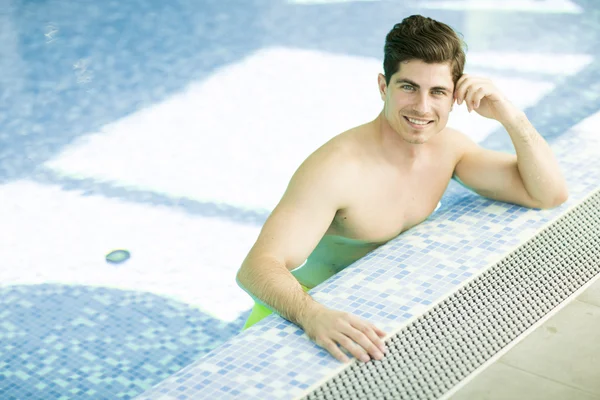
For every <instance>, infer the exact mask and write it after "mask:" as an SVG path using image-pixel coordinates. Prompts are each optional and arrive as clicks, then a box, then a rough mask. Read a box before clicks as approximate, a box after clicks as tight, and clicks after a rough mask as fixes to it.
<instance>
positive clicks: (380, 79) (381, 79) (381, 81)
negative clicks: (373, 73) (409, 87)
mask: <svg viewBox="0 0 600 400" xmlns="http://www.w3.org/2000/svg"><path fill="white" fill-rule="evenodd" d="M377 84H378V86H379V94H380V96H381V100H383V101H385V97H386V95H387V84H386V83H385V76H384V75H383V74H379V75H378V76H377Z"/></svg>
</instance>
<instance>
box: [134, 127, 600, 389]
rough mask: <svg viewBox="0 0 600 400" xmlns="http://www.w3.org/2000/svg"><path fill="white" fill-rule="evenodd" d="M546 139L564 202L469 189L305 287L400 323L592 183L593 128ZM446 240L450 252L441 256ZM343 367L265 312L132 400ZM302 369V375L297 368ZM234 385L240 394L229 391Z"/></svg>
mask: <svg viewBox="0 0 600 400" xmlns="http://www.w3.org/2000/svg"><path fill="white" fill-rule="evenodd" d="M552 148H553V151H554V154H555V155H556V157H557V159H558V160H559V163H560V164H561V167H563V168H564V174H565V178H566V179H567V182H568V183H569V190H570V197H569V200H568V201H567V202H566V203H565V204H563V205H561V206H560V207H557V208H554V209H551V210H536V209H526V208H524V207H518V206H515V205H511V204H508V203H501V202H496V201H492V200H489V199H485V198H483V197H479V196H477V197H476V196H466V197H465V198H463V200H462V201H460V202H458V203H456V204H454V205H453V206H452V207H453V211H450V210H448V209H447V208H446V211H443V210H442V211H441V212H439V213H436V214H434V215H432V216H431V217H430V218H429V219H428V220H427V221H425V222H423V223H421V224H420V225H417V226H415V227H414V228H411V229H410V230H408V231H406V232H404V233H403V234H401V235H399V236H398V237H397V238H395V239H393V240H392V241H390V242H388V243H387V244H385V245H383V246H381V247H380V248H378V249H377V250H375V251H373V252H371V253H369V254H368V255H367V256H365V257H364V258H362V259H360V260H359V261H357V262H356V263H354V264H353V265H351V266H349V267H348V268H346V269H345V270H343V271H342V272H340V273H338V274H337V275H335V276H333V277H331V278H330V279H329V280H327V281H326V282H324V283H323V284H321V285H319V286H317V287H316V288H314V289H313V290H311V291H310V294H311V295H312V297H313V298H314V299H315V300H316V301H318V302H319V303H321V304H323V305H325V306H327V307H331V308H333V307H335V309H338V310H340V311H345V312H349V313H352V314H353V315H356V316H359V317H361V318H363V319H365V320H368V321H370V322H372V323H374V324H375V325H377V326H378V327H379V328H380V329H382V330H383V331H385V332H387V333H388V334H389V333H391V332H396V331H398V330H399V329H400V328H401V327H402V326H404V325H405V324H406V323H407V321H409V320H411V319H412V318H413V317H416V316H419V315H421V314H423V313H424V312H425V311H427V310H428V309H430V308H431V307H432V305H433V304H434V303H436V302H437V301H440V300H442V299H443V298H444V297H445V296H446V295H448V294H450V293H451V292H452V291H453V290H455V289H456V288H457V287H458V286H459V285H461V284H463V283H464V282H466V281H468V280H470V279H472V278H473V277H474V276H476V275H477V274H479V273H481V272H482V271H484V270H485V269H486V268H487V267H489V266H490V265H491V264H492V263H494V262H495V261H497V260H498V259H499V258H500V257H501V256H504V255H506V254H508V253H509V252H510V250H511V249H514V248H515V247H516V246H517V245H519V244H521V243H523V242H525V241H526V240H527V239H529V238H530V237H531V236H533V235H534V234H535V233H536V232H538V231H539V230H540V229H541V228H543V227H544V226H545V225H546V224H548V223H549V222H551V221H553V220H555V219H557V218H558V217H559V216H561V215H562V214H564V212H565V211H566V210H568V209H569V208H570V207H573V206H575V205H577V204H578V203H579V202H581V201H582V200H583V199H584V198H585V197H587V196H588V195H590V194H591V193H593V192H595V191H596V190H597V189H598V187H599V186H600V166H599V164H598V159H599V156H600V138H599V137H598V136H597V135H596V134H595V129H588V130H587V131H581V130H578V129H577V127H576V128H574V129H573V130H571V131H569V132H568V133H567V134H566V135H564V136H563V137H561V138H560V139H559V140H557V141H555V142H554V143H553V144H552ZM443 203H444V198H442V204H443ZM453 216H456V218H453V220H452V221H450V218H451V217H453ZM483 228H485V229H483ZM507 239H508V240H507ZM501 240H502V243H500V241H501ZM451 248H454V249H455V251H454V253H455V259H456V261H455V260H454V259H452V258H451V257H447V255H448V253H449V252H448V250H449V249H451ZM450 254H452V252H450ZM458 258H460V260H461V262H458ZM423 283H426V284H427V286H423ZM382 295H385V296H382ZM343 368H344V365H341V364H340V363H339V362H338V361H337V360H335V359H334V358H333V357H332V356H331V355H329V353H327V352H326V351H325V350H323V349H321V348H320V347H318V346H317V345H315V344H313V343H312V342H310V340H309V339H308V337H307V336H306V334H304V333H303V332H302V329H300V328H299V327H297V326H296V325H294V324H292V323H291V322H289V321H286V320H284V319H282V318H281V317H279V316H277V315H271V316H269V317H267V318H265V319H264V320H263V321H261V322H259V323H258V324H256V325H255V326H253V327H252V328H251V329H249V330H247V331H244V332H243V333H241V334H240V335H238V336H236V337H234V338H232V339H231V340H229V341H227V342H226V343H225V344H223V345H222V346H220V347H219V348H217V349H215V350H213V351H212V352H211V353H209V354H208V355H207V356H205V357H203V358H202V359H201V360H200V361H198V362H197V363H194V364H193V365H191V366H188V367H186V368H185V369H183V370H182V371H180V372H179V373H177V374H175V375H173V376H172V377H170V378H169V379H167V380H165V381H164V382H162V383H161V384H159V385H158V386H156V387H155V388H153V389H151V390H150V391H148V392H146V393H144V394H143V395H141V396H140V397H139V399H140V400H143V399H152V398H156V396H157V395H158V393H164V394H167V395H172V394H173V393H174V391H175V390H177V391H178V394H179V397H178V398H180V399H200V398H211V397H210V396H212V395H216V394H217V393H218V395H219V397H220V398H223V399H230V398H231V399H233V398H245V399H250V398H256V399H259V398H261V399H267V398H268V399H271V398H273V399H276V398H278V396H277V395H276V394H275V393H276V392H277V391H280V390H281V391H284V393H281V394H282V395H285V397H286V398H292V397H296V396H299V395H301V394H303V393H305V392H306V389H307V388H310V387H313V386H314V385H316V384H318V383H319V382H322V380H323V379H325V378H326V377H328V376H332V375H334V374H335V373H336V372H339V371H340V370H342V369H343ZM299 373H303V374H304V376H303V378H299V377H298V376H297V375H295V374H299ZM182 377H183V380H182ZM200 377H202V379H201V381H200V380H199V379H200ZM248 377H251V378H252V379H253V380H254V381H256V382H257V384H255V385H254V387H255V388H259V389H260V390H261V392H260V394H257V395H256V396H255V397H252V395H251V394H250V392H247V391H246V390H247V387H246V383H245V382H246V380H247V378H248ZM173 382H177V384H174V383H173ZM179 384H185V385H180V386H178V385H179ZM194 385H196V386H194ZM257 385H258V386H257ZM176 386H177V387H178V389H176ZM284 388H285V389H284ZM234 389H237V391H238V392H239V393H238V394H234V393H233V391H234Z"/></svg>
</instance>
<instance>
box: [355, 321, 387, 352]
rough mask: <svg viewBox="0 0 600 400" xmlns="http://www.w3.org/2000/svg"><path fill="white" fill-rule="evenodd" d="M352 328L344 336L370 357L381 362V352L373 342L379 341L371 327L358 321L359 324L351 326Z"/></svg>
mask: <svg viewBox="0 0 600 400" xmlns="http://www.w3.org/2000/svg"><path fill="white" fill-rule="evenodd" d="M352 328H353V329H352V330H351V331H350V332H348V333H346V335H347V336H349V337H350V338H351V339H352V340H354V341H355V342H356V343H358V344H359V345H360V346H362V348H363V349H365V350H366V351H367V352H368V353H369V354H370V355H371V357H373V358H375V359H377V360H381V359H382V358H383V352H382V351H381V350H379V348H378V346H377V344H376V342H374V341H379V340H380V339H379V338H378V337H377V335H376V334H375V332H373V330H372V329H371V327H370V326H369V325H367V324H365V323H364V322H362V321H360V323H357V324H355V325H353V327H352Z"/></svg>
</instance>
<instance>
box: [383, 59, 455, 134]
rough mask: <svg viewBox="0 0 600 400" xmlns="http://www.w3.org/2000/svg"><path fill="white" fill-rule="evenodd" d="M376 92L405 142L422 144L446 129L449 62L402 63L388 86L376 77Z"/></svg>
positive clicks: (450, 88)
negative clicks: (377, 86) (377, 83)
mask: <svg viewBox="0 0 600 400" xmlns="http://www.w3.org/2000/svg"><path fill="white" fill-rule="evenodd" d="M379 90H380V93H381V99H382V100H384V102H385V105H384V114H385V117H386V118H387V120H388V122H389V124H390V126H391V127H392V129H394V130H395V131H396V132H397V133H398V134H399V135H400V137H401V138H402V139H403V140H404V141H406V142H408V143H411V144H423V143H425V142H427V141H428V140H429V139H430V138H431V137H433V136H434V135H435V134H437V133H438V132H440V131H441V130H442V129H444V127H445V126H446V123H447V122H448V115H449V113H450V109H451V107H452V103H453V102H454V98H453V92H454V82H453V81H452V74H451V70H450V64H449V63H445V64H427V63H425V62H423V61H421V60H410V61H407V62H403V63H401V64H400V68H399V70H398V72H396V73H395V74H394V75H392V78H391V79H390V83H389V85H387V86H386V84H385V77H384V76H383V75H381V74H380V75H379Z"/></svg>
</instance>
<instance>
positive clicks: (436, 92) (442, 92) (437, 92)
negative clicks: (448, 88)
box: [433, 90, 446, 96]
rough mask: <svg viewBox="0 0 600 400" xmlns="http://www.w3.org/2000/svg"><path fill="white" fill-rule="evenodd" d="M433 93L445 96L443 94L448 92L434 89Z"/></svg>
mask: <svg viewBox="0 0 600 400" xmlns="http://www.w3.org/2000/svg"><path fill="white" fill-rule="evenodd" d="M433 94H437V95H441V96H443V95H445V94H446V92H444V91H443V90H434V91H433Z"/></svg>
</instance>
